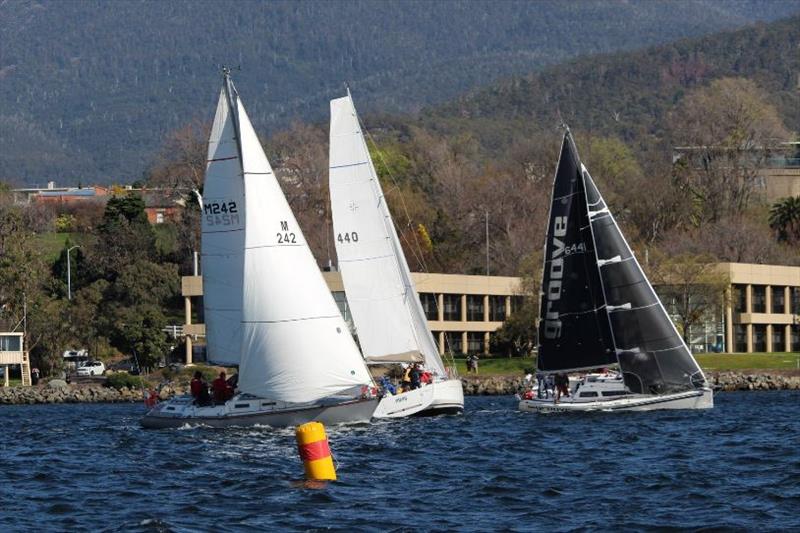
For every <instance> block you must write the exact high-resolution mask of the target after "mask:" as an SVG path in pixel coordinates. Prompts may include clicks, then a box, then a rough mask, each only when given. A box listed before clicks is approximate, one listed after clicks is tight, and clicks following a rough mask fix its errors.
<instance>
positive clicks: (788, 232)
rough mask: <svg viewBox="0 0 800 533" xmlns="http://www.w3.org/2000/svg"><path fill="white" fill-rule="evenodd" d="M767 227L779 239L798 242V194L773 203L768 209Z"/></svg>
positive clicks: (799, 199)
mask: <svg viewBox="0 0 800 533" xmlns="http://www.w3.org/2000/svg"><path fill="white" fill-rule="evenodd" d="M769 227H770V228H772V229H773V230H774V231H775V235H776V237H777V238H778V240H779V241H781V242H786V243H789V244H800V196H795V197H789V198H784V199H782V200H780V201H779V202H776V203H774V204H773V205H772V207H771V208H770V210H769Z"/></svg>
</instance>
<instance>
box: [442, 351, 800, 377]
mask: <svg viewBox="0 0 800 533" xmlns="http://www.w3.org/2000/svg"><path fill="white" fill-rule="evenodd" d="M695 358H696V359H697V362H698V363H700V366H701V367H702V368H703V370H712V371H720V370H744V369H753V370H794V369H798V361H800V353H747V354H742V353H711V354H708V353H704V354H696V355H695ZM456 367H457V368H458V373H459V374H460V375H462V376H466V375H468V374H467V365H466V360H465V359H464V358H456ZM535 367H536V359H535V358H532V357H511V358H509V357H496V358H488V357H482V358H481V359H480V361H479V362H478V370H479V374H478V375H479V376H519V375H522V374H523V372H524V371H525V369H531V368H535ZM469 375H471V374H469Z"/></svg>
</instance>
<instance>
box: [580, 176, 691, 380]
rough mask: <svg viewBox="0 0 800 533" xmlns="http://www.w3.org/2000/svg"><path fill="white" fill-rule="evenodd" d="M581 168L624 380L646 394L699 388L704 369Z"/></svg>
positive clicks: (592, 182) (590, 178)
mask: <svg viewBox="0 0 800 533" xmlns="http://www.w3.org/2000/svg"><path fill="white" fill-rule="evenodd" d="M581 169H582V172H581V173H582V177H583V180H582V181H583V182H584V184H585V188H586V200H587V208H588V213H589V217H590V220H591V228H592V232H593V234H594V242H595V245H596V248H597V256H598V258H599V261H598V265H599V269H600V274H601V279H602V283H603V292H604V294H605V301H606V305H607V307H606V309H607V310H608V316H609V319H610V324H611V331H612V334H613V338H614V345H615V347H616V350H617V358H618V360H619V365H620V368H621V369H622V371H623V376H624V377H625V384H626V385H627V386H628V388H629V389H630V390H631V391H633V392H640V393H646V394H663V393H668V392H676V391H681V390H688V389H692V388H698V387H701V386H703V385H704V384H705V376H704V375H703V372H702V371H701V370H700V367H699V366H698V364H697V362H696V361H695V360H694V357H692V354H691V352H690V351H689V348H688V347H687V346H686V343H684V341H683V338H682V337H681V336H680V335H679V334H678V332H677V330H676V329H675V325H674V324H673V323H672V320H671V319H670V318H669V316H668V315H667V312H666V310H665V309H664V307H663V305H662V304H661V300H660V299H659V298H658V296H657V295H656V293H655V291H654V290H653V287H652V285H651V284H650V282H649V281H648V279H647V277H646V276H645V274H644V272H643V271H642V268H641V266H640V265H639V262H638V261H637V260H636V257H635V256H634V255H633V252H632V251H631V249H630V247H629V246H628V243H627V242H626V241H625V238H624V237H623V235H622V232H621V231H620V229H619V226H618V225H617V223H616V221H615V220H614V216H613V215H612V214H611V212H610V211H609V210H608V206H607V205H606V203H605V201H604V200H603V197H602V196H601V195H600V192H599V191H598V190H597V187H596V186H595V184H594V180H593V179H592V176H591V175H590V174H589V172H588V171H587V170H586V168H585V167H583V165H581Z"/></svg>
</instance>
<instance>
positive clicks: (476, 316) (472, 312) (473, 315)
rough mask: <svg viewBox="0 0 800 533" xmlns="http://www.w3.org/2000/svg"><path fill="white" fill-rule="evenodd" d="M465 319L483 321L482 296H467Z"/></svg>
mask: <svg viewBox="0 0 800 533" xmlns="http://www.w3.org/2000/svg"><path fill="white" fill-rule="evenodd" d="M467 320H469V321H470V322H482V321H483V296H480V295H475V294H470V295H469V296H467Z"/></svg>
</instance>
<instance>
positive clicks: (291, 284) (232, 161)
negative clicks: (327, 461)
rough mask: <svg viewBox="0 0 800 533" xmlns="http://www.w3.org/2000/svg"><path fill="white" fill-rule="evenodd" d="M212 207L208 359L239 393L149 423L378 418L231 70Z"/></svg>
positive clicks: (212, 143) (205, 233)
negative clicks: (228, 373)
mask: <svg viewBox="0 0 800 533" xmlns="http://www.w3.org/2000/svg"><path fill="white" fill-rule="evenodd" d="M202 208H203V217H202V246H203V254H202V266H203V284H204V290H205V298H204V300H205V319H206V324H207V328H208V329H207V333H206V334H207V341H208V356H209V360H211V361H213V362H216V363H219V364H224V365H237V366H238V367H239V380H238V386H239V392H238V394H236V395H235V396H234V397H233V398H232V399H231V400H229V401H227V402H225V403H222V404H219V405H212V406H200V405H197V403H196V402H195V401H194V399H193V398H192V397H190V396H184V397H178V398H174V399H172V400H170V401H168V402H165V403H162V404H159V405H157V406H156V407H155V408H154V409H152V410H151V411H150V412H149V413H147V415H146V416H145V417H144V418H143V419H142V425H144V426H145V427H156V428H160V427H176V426H181V425H183V424H186V423H192V424H206V425H210V426H215V427H224V426H230V425H249V424H266V425H272V426H289V425H296V424H300V423H304V422H308V421H311V420H318V421H321V422H323V423H328V424H332V423H341V422H357V421H368V420H370V418H371V416H372V413H373V411H374V410H375V407H376V406H377V403H378V399H377V398H374V397H372V395H371V390H372V387H373V385H374V384H373V381H372V378H371V377H370V375H369V371H368V370H367V368H366V366H365V364H364V361H363V359H362V357H361V354H360V353H359V350H358V346H357V345H356V344H355V341H354V340H353V338H352V336H351V335H350V333H349V330H348V328H347V325H346V324H345V322H344V320H343V319H342V317H341V315H340V314H339V311H338V308H337V307H336V304H335V302H334V301H333V297H332V295H331V293H330V291H329V290H328V287H327V285H326V284H325V281H324V279H323V277H322V274H321V273H320V271H319V269H318V268H317V263H316V261H315V260H314V258H313V256H312V254H311V251H310V249H309V247H308V245H307V243H306V241H305V238H304V237H303V233H302V231H301V230H300V227H299V226H298V224H297V221H296V220H295V217H294V215H293V213H292V211H291V209H290V207H289V204H288V203H287V201H286V198H285V196H284V195H283V192H282V191H281V188H280V185H279V184H278V181H277V180H276V178H275V175H274V174H273V172H272V168H271V167H270V164H269V162H268V161H267V158H266V156H265V154H264V151H263V149H262V148H261V144H260V142H259V140H258V137H257V136H256V133H255V131H254V130H253V127H252V125H251V124H250V120H249V119H248V117H247V113H246V112H245V109H244V106H243V105H242V103H241V100H240V99H239V95H238V93H237V91H236V89H235V87H234V86H233V83H232V81H231V79H230V76H229V74H228V72H227V71H226V72H225V74H224V86H223V89H222V92H221V93H220V97H219V103H218V105H217V112H216V116H215V117H214V125H213V127H212V131H211V137H210V139H209V148H208V166H207V168H206V180H205V187H204V195H203V199H202Z"/></svg>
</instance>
